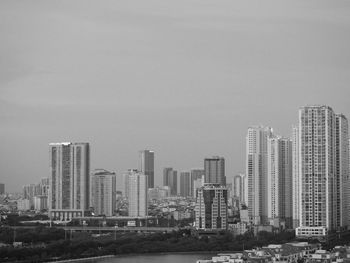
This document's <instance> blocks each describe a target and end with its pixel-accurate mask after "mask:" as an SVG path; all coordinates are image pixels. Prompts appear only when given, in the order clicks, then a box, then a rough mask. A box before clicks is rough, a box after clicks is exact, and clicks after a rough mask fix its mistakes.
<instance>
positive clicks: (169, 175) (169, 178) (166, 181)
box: [163, 167, 177, 196]
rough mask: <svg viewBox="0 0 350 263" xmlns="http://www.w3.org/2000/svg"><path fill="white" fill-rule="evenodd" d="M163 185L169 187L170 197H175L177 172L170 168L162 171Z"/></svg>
mask: <svg viewBox="0 0 350 263" xmlns="http://www.w3.org/2000/svg"><path fill="white" fill-rule="evenodd" d="M163 185H164V186H169V187H170V195H171V196H176V195H177V171H176V170H173V168H171V167H166V168H164V169H163Z"/></svg>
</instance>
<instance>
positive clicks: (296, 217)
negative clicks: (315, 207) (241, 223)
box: [292, 127, 301, 228]
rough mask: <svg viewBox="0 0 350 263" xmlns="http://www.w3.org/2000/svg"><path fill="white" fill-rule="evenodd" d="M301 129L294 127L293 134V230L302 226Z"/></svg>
mask: <svg viewBox="0 0 350 263" xmlns="http://www.w3.org/2000/svg"><path fill="white" fill-rule="evenodd" d="M299 158H300V154H299V127H293V134H292V160H293V161H292V163H293V175H292V195H293V201H292V202H293V204H292V205H293V211H292V217H293V228H297V227H299V226H300V198H301V194H300V184H301V181H300V176H299Z"/></svg>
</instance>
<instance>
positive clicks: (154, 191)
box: [148, 186, 170, 200]
mask: <svg viewBox="0 0 350 263" xmlns="http://www.w3.org/2000/svg"><path fill="white" fill-rule="evenodd" d="M169 196H170V188H169V186H163V187H159V186H157V187H155V188H149V189H148V200H161V199H164V198H167V197H169Z"/></svg>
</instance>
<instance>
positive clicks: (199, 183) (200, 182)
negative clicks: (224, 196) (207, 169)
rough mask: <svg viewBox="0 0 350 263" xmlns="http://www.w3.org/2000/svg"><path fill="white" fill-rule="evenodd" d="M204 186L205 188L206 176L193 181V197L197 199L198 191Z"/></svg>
mask: <svg viewBox="0 0 350 263" xmlns="http://www.w3.org/2000/svg"><path fill="white" fill-rule="evenodd" d="M202 186H204V175H202V177H200V178H197V179H196V180H194V181H193V187H192V189H193V197H194V198H196V197H197V189H198V188H201V187H202Z"/></svg>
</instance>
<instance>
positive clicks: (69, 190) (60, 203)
mask: <svg viewBox="0 0 350 263" xmlns="http://www.w3.org/2000/svg"><path fill="white" fill-rule="evenodd" d="M49 147H50V176H49V181H50V190H49V211H50V216H51V217H52V218H53V219H61V220H68V219H71V218H72V217H75V216H83V215H84V212H85V211H87V210H88V208H89V172H90V148H89V144H88V143H70V142H67V143H50V145H49Z"/></svg>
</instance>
